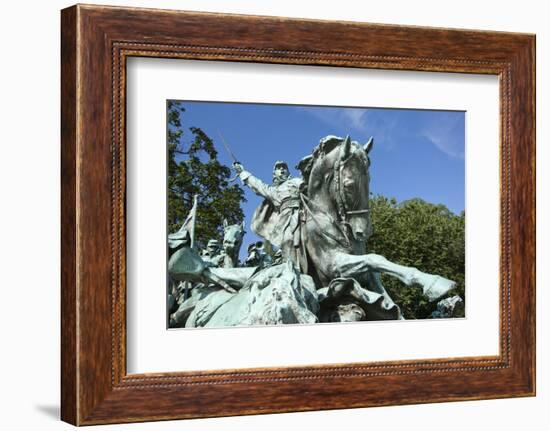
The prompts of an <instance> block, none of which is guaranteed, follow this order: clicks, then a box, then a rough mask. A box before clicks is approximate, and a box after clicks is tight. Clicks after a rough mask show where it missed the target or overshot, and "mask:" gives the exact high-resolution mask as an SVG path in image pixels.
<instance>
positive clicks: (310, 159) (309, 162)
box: [296, 135, 359, 184]
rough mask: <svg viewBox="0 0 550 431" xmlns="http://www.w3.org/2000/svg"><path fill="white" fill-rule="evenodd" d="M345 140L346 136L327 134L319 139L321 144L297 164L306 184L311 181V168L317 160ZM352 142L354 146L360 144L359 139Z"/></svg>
mask: <svg viewBox="0 0 550 431" xmlns="http://www.w3.org/2000/svg"><path fill="white" fill-rule="evenodd" d="M345 140H346V138H342V137H340V136H334V135H328V136H325V137H324V138H321V140H320V141H319V145H317V146H316V147H315V148H314V149H313V152H312V153H311V154H310V155H308V156H306V157H304V158H303V159H302V160H300V162H299V163H298V165H297V166H296V169H299V170H300V172H301V173H302V177H303V178H304V183H305V184H308V183H309V176H310V174H311V170H312V168H313V166H314V164H315V161H316V160H317V159H319V158H320V157H323V156H326V155H327V154H330V153H331V152H332V151H333V150H334V149H336V148H339V147H340V145H342V144H343V143H344V142H345ZM351 143H352V145H353V146H358V145H359V143H358V142H357V141H351Z"/></svg>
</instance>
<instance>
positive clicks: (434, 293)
mask: <svg viewBox="0 0 550 431" xmlns="http://www.w3.org/2000/svg"><path fill="white" fill-rule="evenodd" d="M426 276H427V277H429V278H432V279H431V280H430V282H428V283H426V284H424V285H423V292H424V295H425V296H426V297H427V298H428V300H429V301H430V302H433V301H437V300H438V299H439V298H441V297H442V296H445V295H446V294H447V293H449V292H450V291H451V290H452V289H454V287H455V286H456V283H455V282H454V281H452V280H449V279H447V278H445V277H441V276H440V275H432V274H426Z"/></svg>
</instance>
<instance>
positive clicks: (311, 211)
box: [298, 136, 455, 300]
mask: <svg viewBox="0 0 550 431" xmlns="http://www.w3.org/2000/svg"><path fill="white" fill-rule="evenodd" d="M372 148H373V140H372V138H371V139H370V140H369V142H368V143H367V144H365V145H364V146H361V145H359V144H358V143H357V142H352V141H351V139H350V138H349V136H348V137H346V138H345V139H342V138H338V137H335V136H328V137H326V138H324V139H322V140H321V142H320V144H319V145H318V146H317V147H316V148H315V149H314V151H313V154H312V155H310V156H308V157H306V158H304V159H303V160H302V161H301V162H300V163H299V165H298V168H299V169H300V170H301V172H302V175H303V176H304V180H305V182H306V184H307V189H306V193H304V194H303V195H302V206H303V208H302V211H303V213H304V221H303V223H302V239H303V247H304V249H305V252H306V255H307V273H308V274H309V275H311V276H312V277H313V279H314V280H315V282H316V284H317V285H318V286H320V287H322V286H328V285H329V283H330V282H331V281H332V280H334V279H336V278H353V279H355V280H357V281H358V282H359V283H360V284H362V285H363V283H368V284H370V285H371V287H372V285H373V284H376V285H378V287H376V288H375V289H376V290H380V289H383V287H381V284H380V283H379V282H376V283H373V280H372V278H371V277H372V275H373V273H374V274H375V273H386V274H389V275H391V276H393V277H396V278H398V279H399V280H400V281H402V282H403V283H404V284H405V285H407V286H411V285H413V284H418V285H420V286H422V288H423V292H424V294H425V295H426V296H427V297H428V298H429V299H430V300H435V299H437V298H440V297H441V296H443V295H445V294H446V293H447V292H448V291H449V290H450V289H452V288H453V287H454V285H455V283H454V282H453V281H450V280H447V279H445V278H443V277H441V276H438V275H432V274H426V273H424V272H422V271H420V270H418V269H416V268H412V267H406V266H403V265H398V264H396V263H393V262H390V261H389V260H387V259H386V258H384V257H383V256H380V255H377V254H366V250H367V248H368V247H367V240H368V238H369V236H370V235H371V233H372V227H371V220H370V209H369V182H370V176H369V167H370V159H369V152H370V151H371V149H372ZM369 279H370V280H369ZM379 293H381V294H385V291H383V292H382V291H380V292H379Z"/></svg>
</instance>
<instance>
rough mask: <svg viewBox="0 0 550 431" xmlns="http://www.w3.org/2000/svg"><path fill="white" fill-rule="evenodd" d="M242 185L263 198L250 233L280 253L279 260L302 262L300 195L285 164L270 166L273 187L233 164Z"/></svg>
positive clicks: (299, 183)
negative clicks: (280, 251)
mask: <svg viewBox="0 0 550 431" xmlns="http://www.w3.org/2000/svg"><path fill="white" fill-rule="evenodd" d="M233 166H234V168H235V170H236V171H237V173H238V174H239V177H240V179H241V181H242V182H243V184H246V185H247V186H248V187H250V188H251V189H252V191H254V193H256V194H257V195H259V196H262V197H264V198H265V200H264V202H263V203H262V204H261V205H260V206H259V207H258V208H257V209H256V212H255V213H254V216H253V218H252V230H253V231H254V232H256V234H258V235H260V236H262V237H263V238H265V239H266V240H268V241H269V242H270V243H271V244H273V245H275V246H277V247H279V248H280V249H281V250H282V254H283V258H284V259H285V260H288V259H290V260H291V261H292V262H294V264H295V265H296V266H301V265H300V263H301V262H303V261H304V257H303V253H302V251H301V243H300V223H299V209H300V193H301V187H302V185H303V180H302V179H301V178H292V177H291V176H290V172H289V170H288V165H287V164H286V162H283V161H277V162H276V163H275V165H274V166H273V184H272V185H268V184H265V183H264V182H263V181H262V180H260V179H258V178H256V177H255V176H253V175H252V174H251V173H250V172H248V171H246V170H245V169H244V167H243V165H242V164H240V163H234V164H233Z"/></svg>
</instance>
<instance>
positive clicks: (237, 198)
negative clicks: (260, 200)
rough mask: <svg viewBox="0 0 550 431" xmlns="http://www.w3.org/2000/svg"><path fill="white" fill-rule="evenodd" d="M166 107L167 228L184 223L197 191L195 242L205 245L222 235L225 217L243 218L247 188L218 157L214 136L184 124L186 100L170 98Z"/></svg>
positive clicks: (174, 227)
mask: <svg viewBox="0 0 550 431" xmlns="http://www.w3.org/2000/svg"><path fill="white" fill-rule="evenodd" d="M167 110H168V230H169V232H174V231H176V230H178V229H179V228H180V227H181V224H182V223H183V221H184V220H185V218H186V217H187V215H188V214H189V211H190V210H191V207H192V206H193V196H194V195H195V194H196V195H198V207H197V224H196V229H195V242H196V244H197V246H198V247H200V248H202V247H204V246H205V245H206V243H207V242H208V240H209V239H211V238H218V239H221V237H222V235H223V220H224V219H227V220H228V222H229V223H240V222H241V221H242V220H243V219H244V214H243V211H242V209H241V202H244V201H245V198H244V191H243V190H242V188H241V187H240V186H239V185H238V184H237V183H235V184H230V178H231V169H230V168H229V167H227V166H225V165H222V164H221V163H220V162H219V161H218V159H217V155H218V152H217V151H216V148H215V147H214V142H213V141H212V139H211V138H210V137H208V135H206V133H204V131H202V130H201V129H200V128H198V127H184V126H183V122H182V117H183V116H184V112H185V108H184V106H183V104H182V103H181V102H177V101H169V102H168V105H167Z"/></svg>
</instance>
